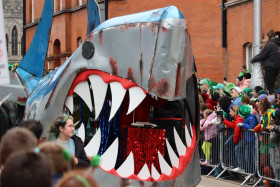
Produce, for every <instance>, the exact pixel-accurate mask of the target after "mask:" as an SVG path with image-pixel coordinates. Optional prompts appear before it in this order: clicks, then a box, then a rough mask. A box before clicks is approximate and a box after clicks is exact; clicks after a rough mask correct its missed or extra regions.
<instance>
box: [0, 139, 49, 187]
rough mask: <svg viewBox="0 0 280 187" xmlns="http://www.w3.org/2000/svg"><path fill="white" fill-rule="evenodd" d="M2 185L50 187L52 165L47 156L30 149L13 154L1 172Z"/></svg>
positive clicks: (10, 186) (8, 186)
mask: <svg viewBox="0 0 280 187" xmlns="http://www.w3.org/2000/svg"><path fill="white" fill-rule="evenodd" d="M26 138H28V137H26ZM1 186H3V187H38V186H40V187H50V186H51V167H50V163H49V161H48V159H47V157H46V156H44V155H41V154H37V153H34V152H28V151H27V152H26V151H19V152H16V153H14V154H12V155H11V156H10V157H9V159H7V160H6V163H5V168H4V169H3V171H2V173H1Z"/></svg>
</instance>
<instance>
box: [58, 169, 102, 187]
mask: <svg viewBox="0 0 280 187" xmlns="http://www.w3.org/2000/svg"><path fill="white" fill-rule="evenodd" d="M89 186H90V187H97V186H98V185H97V182H96V180H95V179H94V177H93V175H92V172H91V170H90V169H86V170H81V169H79V170H73V171H71V172H68V173H66V174H65V175H64V176H63V177H62V178H61V179H60V180H59V181H58V183H57V185H56V187H89Z"/></svg>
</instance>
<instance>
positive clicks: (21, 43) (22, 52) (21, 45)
mask: <svg viewBox="0 0 280 187" xmlns="http://www.w3.org/2000/svg"><path fill="white" fill-rule="evenodd" d="M23 46H24V45H23V36H22V37H21V40H20V47H21V51H20V52H21V56H23V55H24V51H23V50H24V48H23Z"/></svg>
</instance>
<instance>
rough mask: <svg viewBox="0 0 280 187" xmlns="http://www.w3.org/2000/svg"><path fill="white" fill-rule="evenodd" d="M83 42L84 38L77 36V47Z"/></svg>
mask: <svg viewBox="0 0 280 187" xmlns="http://www.w3.org/2000/svg"><path fill="white" fill-rule="evenodd" d="M81 44H82V38H81V37H78V38H77V47H79V46H80V45H81Z"/></svg>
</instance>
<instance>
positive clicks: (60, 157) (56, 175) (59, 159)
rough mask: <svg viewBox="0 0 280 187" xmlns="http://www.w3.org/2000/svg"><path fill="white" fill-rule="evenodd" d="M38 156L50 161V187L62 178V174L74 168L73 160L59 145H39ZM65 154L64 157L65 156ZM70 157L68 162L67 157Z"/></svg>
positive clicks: (52, 143) (46, 143) (45, 143)
mask: <svg viewBox="0 0 280 187" xmlns="http://www.w3.org/2000/svg"><path fill="white" fill-rule="evenodd" d="M38 148H39V150H40V154H44V155H45V156H46V157H47V158H48V160H49V161H50V165H51V168H52V185H51V186H52V187H54V186H55V184H56V183H57V181H58V180H59V179H60V178H61V177H62V176H63V173H65V172H67V171H69V170H71V169H73V168H74V166H75V164H74V159H73V156H71V155H70V153H69V152H67V151H65V148H63V147H62V146H61V145H59V144H57V143H54V142H48V141H46V142H44V143H42V144H40V145H39V147H38ZM65 154H66V155H65ZM67 154H68V155H70V157H69V160H67V158H68V157H67V156H68V155H67Z"/></svg>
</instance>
